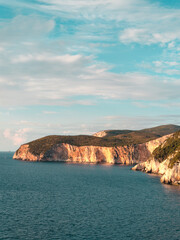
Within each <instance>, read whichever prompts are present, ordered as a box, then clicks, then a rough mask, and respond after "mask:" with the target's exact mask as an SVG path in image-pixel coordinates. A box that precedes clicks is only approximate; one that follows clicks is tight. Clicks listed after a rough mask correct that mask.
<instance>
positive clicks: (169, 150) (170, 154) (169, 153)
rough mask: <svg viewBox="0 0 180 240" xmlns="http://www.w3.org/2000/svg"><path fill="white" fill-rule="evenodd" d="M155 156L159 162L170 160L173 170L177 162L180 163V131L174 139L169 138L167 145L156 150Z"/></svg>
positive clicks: (164, 144) (162, 145)
mask: <svg viewBox="0 0 180 240" xmlns="http://www.w3.org/2000/svg"><path fill="white" fill-rule="evenodd" d="M153 156H154V158H155V159H156V160H158V161H159V162H163V161H164V160H166V159H168V158H170V163H169V167H170V168H172V167H173V166H174V164H175V163H176V162H178V161H180V131H178V132H176V133H175V134H174V135H173V136H172V137H170V138H168V139H167V140H166V141H165V143H163V144H161V145H160V146H159V147H158V148H156V149H155V150H154V152H153Z"/></svg>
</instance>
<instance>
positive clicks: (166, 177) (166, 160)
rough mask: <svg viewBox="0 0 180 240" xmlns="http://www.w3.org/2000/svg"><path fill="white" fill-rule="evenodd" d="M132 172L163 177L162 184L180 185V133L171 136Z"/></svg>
mask: <svg viewBox="0 0 180 240" xmlns="http://www.w3.org/2000/svg"><path fill="white" fill-rule="evenodd" d="M132 170H137V171H144V172H147V173H156V174H159V175H161V182H162V183H167V184H173V185H180V131H179V132H177V133H175V134H173V135H171V136H170V137H169V138H167V139H166V141H164V142H163V143H162V144H161V145H160V146H159V147H158V148H156V149H155V150H154V151H153V152H152V156H151V157H150V159H148V160H147V161H145V162H142V163H138V164H137V165H136V166H134V167H133V168H132Z"/></svg>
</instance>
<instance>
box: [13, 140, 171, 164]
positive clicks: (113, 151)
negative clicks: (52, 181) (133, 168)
mask: <svg viewBox="0 0 180 240" xmlns="http://www.w3.org/2000/svg"><path fill="white" fill-rule="evenodd" d="M168 136H169V135H167V136H164V137H161V138H159V139H156V140H153V141H150V142H147V143H142V144H137V145H130V146H117V147H101V146H74V145H70V144H67V143H60V144H55V145H53V146H52V147H51V149H49V150H48V151H46V152H45V153H41V154H39V155H35V154H33V153H32V152H31V149H30V147H29V145H28V144H24V145H22V146H21V147H20V148H19V149H18V150H17V151H16V153H15V154H14V156H13V158H14V159H19V160H27V161H65V162H74V163H108V164H126V165H131V164H136V163H139V162H144V161H146V160H147V159H148V158H149V157H150V156H151V153H152V151H153V150H154V149H155V148H156V147H157V146H159V145H160V144H161V143H162V142H164V140H165V139H166V138H167V137H168Z"/></svg>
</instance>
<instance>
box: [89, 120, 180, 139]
mask: <svg viewBox="0 0 180 240" xmlns="http://www.w3.org/2000/svg"><path fill="white" fill-rule="evenodd" d="M179 130H180V126H178V125H173V124H168V125H160V126H157V127H153V128H145V129H142V130H127V129H126V130H103V131H100V132H97V133H95V134H93V136H96V137H114V138H120V139H122V138H124V137H125V138H126V137H127V136H129V137H130V136H131V137H135V136H140V135H141V136H145V135H146V136H147V137H151V136H154V137H155V136H156V137H162V136H164V135H168V134H171V133H173V132H177V131H179Z"/></svg>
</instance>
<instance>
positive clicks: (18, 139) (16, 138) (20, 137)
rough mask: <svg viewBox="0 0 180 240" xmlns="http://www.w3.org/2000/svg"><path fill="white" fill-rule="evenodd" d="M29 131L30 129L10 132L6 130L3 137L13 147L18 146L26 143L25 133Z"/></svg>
mask: <svg viewBox="0 0 180 240" xmlns="http://www.w3.org/2000/svg"><path fill="white" fill-rule="evenodd" d="M30 130H31V129H30V128H23V129H19V130H17V131H13V132H11V130H10V129H8V128H7V129H5V130H4V132H3V135H4V137H5V138H6V139H8V140H10V141H12V143H13V145H14V146H19V145H21V144H22V143H24V142H25V141H26V133H27V132H29V131H30Z"/></svg>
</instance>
